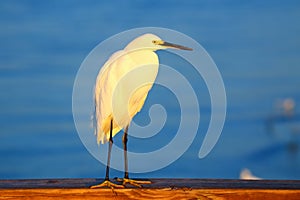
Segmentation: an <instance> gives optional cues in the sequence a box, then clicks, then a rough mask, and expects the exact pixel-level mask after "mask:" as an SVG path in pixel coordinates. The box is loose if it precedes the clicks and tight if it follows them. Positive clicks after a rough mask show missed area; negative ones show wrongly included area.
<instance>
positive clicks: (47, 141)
mask: <svg viewBox="0 0 300 200" xmlns="http://www.w3.org/2000/svg"><path fill="white" fill-rule="evenodd" d="M117 4H118V5H117ZM299 19H300V3H299V2H298V1H292V0H290V1H285V2H282V1H276V0H275V1H263V2H262V1H258V0H257V1H249V2H237V1H226V2H222V3H220V2H218V3H214V2H213V1H197V0H195V1H183V2H182V3H178V2H176V3H175V2H174V1H149V2H141V1H128V2H127V1H122V2H118V3H112V1H105V2H104V1H92V0H91V1H66V0H60V1H58V0H54V1H34V0H27V1H14V0H2V1H0V25H1V26H0V27H1V28H0V29H1V31H0V42H1V43H0V44H1V45H0V179H7V178H10V179H19V178H54V177H55V178H59V177H66V178H72V177H102V176H104V173H105V166H104V165H103V164H101V163H99V162H98V161H97V160H96V159H94V158H93V157H92V156H91V155H90V154H89V153H88V151H87V150H86V149H85V147H84V146H83V144H82V143H81V141H80V139H79V137H78V135H77V132H76V129H75V125H74V122H73V117H72V89H73V83H74V80H75V76H76V73H77V70H78V69H79V67H80V64H81V62H82V61H83V60H84V58H85V57H86V56H87V54H88V53H89V52H90V51H91V50H92V49H93V48H94V47H95V46H96V45H97V44H99V43H100V42H101V41H103V40H105V39H106V38H108V37H110V36H112V35H114V34H116V33H119V32H121V31H124V30H127V29H131V28H136V27H145V26H157V27H165V28H171V29H174V30H177V31H181V32H183V33H185V34H186V35H189V36H190V37H192V38H194V39H195V40H197V41H198V42H199V43H200V44H201V45H202V46H203V47H204V48H205V49H206V50H207V51H208V52H209V54H210V55H211V57H212V58H213V59H214V61H215V62H216V64H217V66H218V68H219V70H220V73H221V75H222V77H223V79H224V83H225V87H226V92H227V101H228V105H227V106H228V108H227V118H226V122H225V126H224V129H223V132H222V135H221V137H220V139H219V141H218V143H217V145H216V146H215V148H214V149H213V151H212V152H211V153H210V154H209V155H208V156H207V157H205V158H204V159H199V158H198V151H199V147H200V144H201V143H202V139H203V135H201V134H198V135H197V137H196V139H195V141H194V142H193V144H192V145H191V147H190V148H189V149H188V151H187V152H186V153H185V154H184V155H183V156H182V157H181V158H180V159H178V160H177V161H176V162H174V163H173V164H172V165H170V166H168V167H166V168H164V169H161V170H158V171H154V172H151V173H146V174H135V175H134V176H136V177H197V178H238V177H239V173H240V171H241V169H242V168H249V169H250V170H251V171H252V172H253V174H255V175H256V176H259V177H262V178H266V179H300V147H299V145H300V142H299V141H300V138H299V137H300V134H299V132H300V130H299V129H300V128H299V127H300V124H299V120H294V121H293V122H290V121H287V122H284V123H280V122H278V123H276V124H275V125H274V130H275V133H276V134H275V135H272V134H270V133H269V131H268V129H266V126H265V121H266V119H267V118H268V117H269V116H270V115H272V113H274V112H275V111H274V104H276V102H278V101H279V100H280V99H285V98H292V99H294V101H295V103H296V111H295V112H296V113H299V112H300V109H299V107H300V106H299V104H300V90H299V85H300V68H299V63H300V56H299V55H300V39H299V35H300V23H299ZM159 56H160V57H161V59H165V61H166V62H168V56H170V55H168V53H165V52H159ZM169 64H170V65H171V66H172V65H174V67H175V68H176V67H178V66H176V63H175V64H174V63H172V62H170V63H169ZM154 89H155V88H154ZM199 91H201V87H200V89H199ZM156 92H158V93H159V92H160V91H159V88H156ZM152 93H153V94H155V90H154V91H152ZM159 94H160V93H159ZM168 96H170V99H172V95H168V94H166V97H165V98H167V97H168ZM154 97H156V96H153V97H152V99H153V98H154ZM149 98H151V97H149ZM202 98H203V101H202V102H203V104H201V105H200V106H201V110H203V116H204V119H205V116H207V115H208V114H209V112H210V109H209V106H208V105H207V102H209V96H207V94H206V95H204V96H203V97H202ZM149 101H151V99H150V100H149ZM147 105H148V104H147ZM175 105H176V103H175ZM297 105H298V106H297ZM170 112H171V113H175V114H176V110H171V111H170ZM143 113H144V114H143ZM145 113H146V114H145ZM175 114H174V115H175ZM142 116H147V109H145V110H143V112H142V113H141V115H140V116H137V117H139V118H138V119H137V121H140V122H141V123H142V121H143V120H141V119H143V118H140V117H142ZM175 118H176V115H175ZM145 120H146V121H147V120H148V119H147V117H146V118H145ZM204 121H205V120H204ZM174 126H175V125H174ZM173 128H174V127H173ZM205 129H207V125H205V123H204V125H203V127H202V126H201V127H200V132H203V131H205ZM164 131H165V132H167V131H168V129H166V130H164ZM292 132H293V133H295V134H292ZM154 139H155V138H154ZM120 140H121V135H118V136H117V137H116V138H115V141H116V143H117V144H119V145H120ZM163 141H164V142H165V143H167V142H168V141H170V138H168V137H164V139H163ZM130 144H134V147H132V149H134V150H137V151H138V150H139V149H141V151H142V147H143V145H145V144H144V142H141V143H139V142H138V141H134V139H132V142H131V143H130ZM291 144H295V145H294V146H296V150H291V149H293V148H291ZM297 147H298V150H297ZM129 148H130V147H129ZM294 149H295V148H294ZM111 176H112V177H114V176H122V172H119V171H116V170H112V171H111Z"/></svg>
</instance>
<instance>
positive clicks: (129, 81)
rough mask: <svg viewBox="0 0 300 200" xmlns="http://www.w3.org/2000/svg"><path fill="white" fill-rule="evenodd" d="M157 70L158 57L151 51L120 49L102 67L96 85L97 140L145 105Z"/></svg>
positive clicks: (125, 121)
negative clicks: (111, 126) (111, 127)
mask: <svg viewBox="0 0 300 200" xmlns="http://www.w3.org/2000/svg"><path fill="white" fill-rule="evenodd" d="M157 71H158V57H157V55H156V54H155V53H154V52H151V51H134V52H126V51H119V52H116V53H115V54H113V55H112V56H111V57H110V59H109V60H108V61H107V62H106V63H105V65H104V66H103V68H102V69H101V71H100V73H99V75H98V77H97V83H96V87H95V109H96V110H95V115H96V122H97V124H96V127H97V128H96V134H97V141H98V142H101V143H104V142H106V141H108V139H109V131H110V123H111V120H113V136H114V135H115V134H117V133H118V132H119V131H120V130H121V129H122V128H125V127H126V126H127V125H129V123H130V121H131V119H132V118H133V116H134V115H135V114H136V113H137V112H139V111H140V110H141V108H142V106H143V105H144V102H145V100H146V97H147V94H148V92H149V90H150V89H151V87H152V84H153V82H154V81H155V78H156V75H157Z"/></svg>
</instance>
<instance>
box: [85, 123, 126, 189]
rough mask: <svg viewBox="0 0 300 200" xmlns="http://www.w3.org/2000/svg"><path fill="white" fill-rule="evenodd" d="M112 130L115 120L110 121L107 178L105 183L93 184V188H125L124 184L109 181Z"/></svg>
mask: <svg viewBox="0 0 300 200" xmlns="http://www.w3.org/2000/svg"><path fill="white" fill-rule="evenodd" d="M112 131H113V120H111V121H110V132H109V146H108V155H107V165H106V174H105V180H104V182H103V183H101V184H99V185H93V186H91V188H101V187H110V188H112V189H113V188H123V187H124V186H123V185H117V184H114V183H112V182H110V181H109V167H110V156H111V148H112V145H113V143H114V141H113V139H112Z"/></svg>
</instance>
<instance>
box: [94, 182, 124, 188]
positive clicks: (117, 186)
mask: <svg viewBox="0 0 300 200" xmlns="http://www.w3.org/2000/svg"><path fill="white" fill-rule="evenodd" d="M103 187H108V188H111V189H112V190H113V189H114V188H124V186H123V185H118V184H115V183H113V182H111V181H110V180H105V181H103V182H102V183H100V184H97V185H93V186H91V187H90V188H91V189H95V188H103Z"/></svg>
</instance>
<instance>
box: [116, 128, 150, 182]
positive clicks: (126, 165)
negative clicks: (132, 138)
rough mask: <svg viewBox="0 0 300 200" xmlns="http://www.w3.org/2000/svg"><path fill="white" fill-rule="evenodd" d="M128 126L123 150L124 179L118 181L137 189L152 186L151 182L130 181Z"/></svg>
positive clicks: (124, 136)
mask: <svg viewBox="0 0 300 200" xmlns="http://www.w3.org/2000/svg"><path fill="white" fill-rule="evenodd" d="M127 136H128V126H127V127H126V128H125V131H124V134H123V139H122V141H123V149H124V167H125V172H124V178H123V179H120V178H118V179H117V180H118V181H121V182H123V185H126V184H127V183H128V184H131V185H134V186H137V187H142V184H150V183H151V182H150V181H140V180H132V179H129V175H128V158H127V142H128V137H127Z"/></svg>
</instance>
